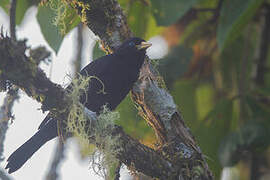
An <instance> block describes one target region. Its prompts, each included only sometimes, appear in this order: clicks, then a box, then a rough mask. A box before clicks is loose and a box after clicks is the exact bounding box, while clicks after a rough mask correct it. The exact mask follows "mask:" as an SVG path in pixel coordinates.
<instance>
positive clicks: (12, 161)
mask: <svg viewBox="0 0 270 180" xmlns="http://www.w3.org/2000/svg"><path fill="white" fill-rule="evenodd" d="M56 136H57V121H56V120H51V121H50V122H48V123H47V124H46V125H45V126H44V127H43V128H41V129H40V130H39V131H38V132H37V133H36V134H34V136H32V137H31V138H30V139H29V140H28V141H26V142H25V143H24V144H23V145H21V146H20V147H19V148H18V149H17V150H16V151H15V152H13V153H12V154H11V155H10V156H9V158H8V160H7V162H8V164H7V166H6V169H8V173H13V172H14V171H17V170H18V169H19V168H20V167H22V166H23V165H24V163H25V162H26V161H27V160H28V159H29V158H30V157H31V156H32V155H33V154H34V153H35V152H36V151H37V150H38V149H39V148H40V147H41V146H42V145H43V144H45V143H46V142H48V141H49V140H51V139H53V138H55V137H56Z"/></svg>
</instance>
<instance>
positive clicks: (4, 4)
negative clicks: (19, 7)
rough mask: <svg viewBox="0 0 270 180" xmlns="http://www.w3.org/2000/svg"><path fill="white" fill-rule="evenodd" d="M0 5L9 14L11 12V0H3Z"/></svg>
mask: <svg viewBox="0 0 270 180" xmlns="http://www.w3.org/2000/svg"><path fill="white" fill-rule="evenodd" d="M0 7H1V8H3V10H4V11H5V12H6V13H7V14H8V13H9V0H1V1H0Z"/></svg>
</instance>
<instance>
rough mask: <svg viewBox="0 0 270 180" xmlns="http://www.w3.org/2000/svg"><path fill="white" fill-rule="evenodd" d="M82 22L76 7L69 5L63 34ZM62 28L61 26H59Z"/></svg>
mask: <svg viewBox="0 0 270 180" xmlns="http://www.w3.org/2000/svg"><path fill="white" fill-rule="evenodd" d="M80 22H81V18H80V17H79V16H78V14H77V13H76V10H75V9H74V8H70V7H67V10H66V14H65V17H64V21H63V26H64V27H63V29H64V31H63V34H67V33H69V32H70V31H71V30H72V29H73V28H75V27H76V26H77V25H78V24H79V23H80ZM59 28H60V29H61V27H59Z"/></svg>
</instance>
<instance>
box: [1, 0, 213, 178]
mask: <svg viewBox="0 0 270 180" xmlns="http://www.w3.org/2000/svg"><path fill="white" fill-rule="evenodd" d="M66 2H68V3H70V5H71V6H73V7H75V8H76V9H77V11H78V14H79V15H80V16H81V17H82V21H83V22H84V23H85V24H86V25H87V26H88V27H89V28H90V29H91V30H92V31H93V32H94V33H95V34H96V35H98V36H99V37H100V39H101V40H102V42H103V44H104V46H105V48H106V49H107V50H108V51H109V52H112V51H114V50H115V49H116V48H117V47H118V46H119V45H120V44H121V42H122V41H124V40H125V39H127V38H129V37H131V36H132V33H131V31H130V29H129V27H128V26H127V23H126V17H125V16H124V14H123V11H122V9H121V7H120V5H119V4H118V3H117V1H116V0H92V1H83V0H76V1H75V0H66ZM6 39H7V38H3V37H2V39H1V40H0V56H1V57H2V58H3V59H4V60H3V61H1V64H0V68H1V69H0V76H1V78H4V79H8V80H10V81H12V83H14V84H16V85H18V86H19V87H21V88H22V89H23V90H24V91H25V92H26V93H27V94H28V95H29V96H31V97H33V98H35V99H36V100H38V101H39V102H41V103H42V109H43V110H48V109H50V110H52V109H57V111H58V112H63V110H64V111H65V110H66V109H65V107H68V105H69V100H68V98H67V97H66V96H65V92H64V90H63V89H62V88H61V87H59V86H58V85H56V84H53V83H51V82H50V81H49V80H48V79H47V78H46V76H45V74H44V73H43V72H42V71H41V70H40V69H39V68H37V67H36V66H35V64H34V63H33V62H31V60H29V59H28V58H27V57H26V56H25V55H24V50H25V45H23V46H22V47H20V46H18V44H13V43H10V41H8V40H6ZM13 45H14V46H15V47H9V46H13ZM19 47H20V48H19ZM10 49H12V50H14V49H16V50H18V52H20V53H18V52H17V51H15V52H14V51H11V50H10ZM17 59H20V61H18V60H17ZM22 62H23V63H22ZM16 67H20V69H17V68H16ZM30 72H31V73H30ZM19 75H20V77H18V76H19ZM22 75H23V76H22ZM18 78H19V79H18ZM37 82H38V83H37ZM52 97H53V98H52ZM132 97H133V100H134V101H135V103H136V104H137V105H138V107H139V108H140V109H141V114H143V116H144V117H146V120H147V121H148V123H149V124H150V125H151V126H152V128H153V129H154V130H155V132H156V135H157V137H158V139H159V142H160V147H159V149H158V150H157V151H155V150H153V149H151V148H149V147H147V146H144V145H142V144H140V143H139V142H138V141H136V140H134V139H133V138H131V137H130V136H128V135H126V134H125V133H124V132H123V130H122V128H120V127H119V126H114V127H112V130H111V131H110V132H111V134H112V136H115V135H118V136H119V142H120V146H121V148H120V150H119V151H117V154H116V157H117V158H118V159H119V160H120V162H123V163H124V164H126V165H127V166H128V167H133V168H134V169H135V170H136V171H139V172H142V173H144V174H146V175H148V176H150V177H156V178H160V179H165V178H166V179H168V178H169V179H213V176H212V174H211V172H210V170H209V169H208V165H207V163H206V161H205V159H204V158H203V155H202V153H201V151H200V148H199V147H198V146H197V144H196V141H195V139H194V137H193V136H192V135H191V133H190V131H189V129H188V128H187V127H186V126H185V123H184V120H183V118H182V116H181V113H180V112H179V111H178V110H177V106H176V105H175V103H174V101H173V98H172V96H171V95H170V94H169V93H168V92H167V91H166V89H165V88H164V86H162V78H161V77H160V76H159V75H158V72H156V70H155V69H154V68H153V67H152V65H151V64H150V63H149V62H148V60H146V63H145V64H144V66H143V68H142V70H141V74H140V78H139V80H138V82H137V83H136V84H135V86H134V88H133V90H132ZM58 114H59V113H58ZM60 115H61V114H60ZM97 146H98V142H97ZM115 146H116V147H114V148H119V147H117V145H115ZM100 148H102V147H100Z"/></svg>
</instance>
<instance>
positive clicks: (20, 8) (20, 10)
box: [16, 0, 32, 25]
mask: <svg viewBox="0 0 270 180" xmlns="http://www.w3.org/2000/svg"><path fill="white" fill-rule="evenodd" d="M31 5H32V4H31V2H30V0H27V1H22V0H19V1H17V4H16V24H17V25H19V24H21V22H22V20H23V18H24V14H25V12H26V10H27V9H28V8H29V7H30V6H31Z"/></svg>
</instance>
